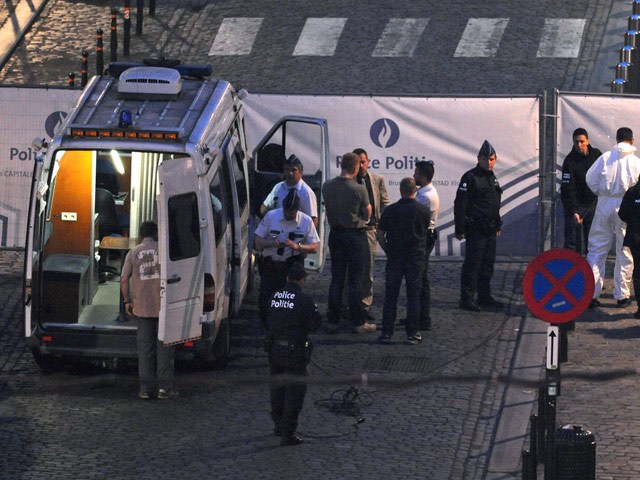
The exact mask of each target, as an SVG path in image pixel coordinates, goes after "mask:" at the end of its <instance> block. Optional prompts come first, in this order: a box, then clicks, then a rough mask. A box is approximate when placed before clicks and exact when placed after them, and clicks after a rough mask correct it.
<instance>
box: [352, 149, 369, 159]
mask: <svg viewBox="0 0 640 480" xmlns="http://www.w3.org/2000/svg"><path fill="white" fill-rule="evenodd" d="M353 153H355V154H356V155H362V154H363V153H364V154H365V155H366V156H367V158H369V154H368V153H367V151H366V150H365V149H364V148H354V149H353Z"/></svg>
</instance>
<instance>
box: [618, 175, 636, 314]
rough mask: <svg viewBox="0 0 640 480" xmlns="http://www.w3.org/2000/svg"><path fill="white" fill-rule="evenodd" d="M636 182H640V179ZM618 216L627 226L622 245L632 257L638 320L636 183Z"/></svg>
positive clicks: (628, 193)
mask: <svg viewBox="0 0 640 480" xmlns="http://www.w3.org/2000/svg"><path fill="white" fill-rule="evenodd" d="M638 180H639V181H640V178H639V179H638ZM618 216H619V217H620V220H622V221H623V222H626V224H627V231H626V232H625V234H624V242H623V245H624V246H625V247H629V250H631V256H632V257H633V276H632V277H631V278H633V293H634V295H635V296H636V302H637V303H638V310H637V311H636V313H635V314H634V315H633V316H634V317H635V318H640V183H636V184H635V185H634V186H633V187H631V188H630V189H629V190H627V191H626V192H625V194H624V197H622V203H621V204H620V210H618Z"/></svg>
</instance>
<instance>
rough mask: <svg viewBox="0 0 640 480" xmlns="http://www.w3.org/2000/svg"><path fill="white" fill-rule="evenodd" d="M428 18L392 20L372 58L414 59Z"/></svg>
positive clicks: (379, 40)
mask: <svg viewBox="0 0 640 480" xmlns="http://www.w3.org/2000/svg"><path fill="white" fill-rule="evenodd" d="M427 23H429V19H428V18H391V19H390V20H389V22H388V23H387V26H386V27H385V29H384V31H383V32H382V35H381V36H380V38H379V39H378V44H377V45H376V47H375V49H374V50H373V53H372V54H371V56H372V57H413V52H414V51H415V49H416V47H417V45H418V42H419V41H420V37H422V33H423V32H424V29H425V28H426V27H427Z"/></svg>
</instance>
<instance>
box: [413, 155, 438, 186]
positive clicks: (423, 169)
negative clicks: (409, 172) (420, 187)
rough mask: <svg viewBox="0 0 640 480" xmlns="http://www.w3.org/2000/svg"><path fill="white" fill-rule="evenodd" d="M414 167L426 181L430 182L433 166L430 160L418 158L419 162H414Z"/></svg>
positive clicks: (433, 171) (433, 170)
mask: <svg viewBox="0 0 640 480" xmlns="http://www.w3.org/2000/svg"><path fill="white" fill-rule="evenodd" d="M416 169H417V170H418V173H419V174H420V175H421V176H423V177H425V178H426V179H427V181H429V182H430V181H431V180H433V175H434V173H435V168H434V167H433V162H432V161H431V160H420V161H419V162H416Z"/></svg>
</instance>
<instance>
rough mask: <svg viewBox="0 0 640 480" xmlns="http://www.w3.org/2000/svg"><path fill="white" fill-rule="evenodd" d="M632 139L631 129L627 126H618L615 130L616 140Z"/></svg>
mask: <svg viewBox="0 0 640 480" xmlns="http://www.w3.org/2000/svg"><path fill="white" fill-rule="evenodd" d="M631 140H633V131H632V130H631V129H630V128H629V127H620V128H619V129H618V131H617V132H616V142H618V143H620V142H630V141H631Z"/></svg>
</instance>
